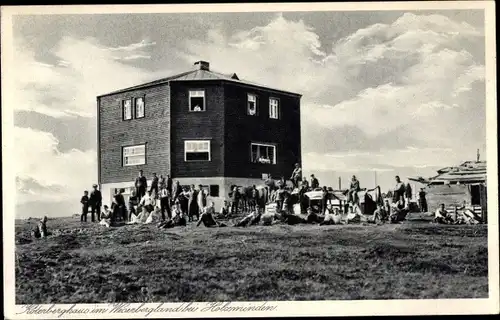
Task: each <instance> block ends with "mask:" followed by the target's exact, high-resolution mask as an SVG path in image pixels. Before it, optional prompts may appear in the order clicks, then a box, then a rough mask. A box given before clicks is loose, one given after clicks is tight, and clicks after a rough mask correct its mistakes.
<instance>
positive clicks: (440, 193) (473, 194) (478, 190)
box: [410, 161, 487, 222]
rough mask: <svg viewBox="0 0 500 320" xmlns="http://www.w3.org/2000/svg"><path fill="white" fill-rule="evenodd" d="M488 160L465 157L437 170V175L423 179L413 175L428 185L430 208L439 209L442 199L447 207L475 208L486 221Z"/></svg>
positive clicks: (428, 203)
mask: <svg viewBox="0 0 500 320" xmlns="http://www.w3.org/2000/svg"><path fill="white" fill-rule="evenodd" d="M486 178H487V174H486V161H466V162H464V163H462V164H461V165H459V166H457V167H446V168H443V169H440V170H438V175H436V176H434V177H432V178H429V179H424V178H421V177H418V178H410V180H412V181H417V182H420V183H423V184H424V185H426V187H425V192H426V193H427V196H426V198H427V205H428V207H429V210H431V211H434V210H436V209H437V208H438V207H439V205H440V204H441V203H444V204H445V206H446V207H454V206H458V207H462V206H464V205H465V206H466V207H468V208H472V209H473V210H474V212H476V213H477V214H479V215H480V216H481V217H483V219H484V221H485V222H486V221H487V184H486Z"/></svg>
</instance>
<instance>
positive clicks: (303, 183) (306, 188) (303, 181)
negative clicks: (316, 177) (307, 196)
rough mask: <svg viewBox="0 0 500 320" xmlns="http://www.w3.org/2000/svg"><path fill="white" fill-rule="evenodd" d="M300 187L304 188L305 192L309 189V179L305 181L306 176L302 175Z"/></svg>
mask: <svg viewBox="0 0 500 320" xmlns="http://www.w3.org/2000/svg"><path fill="white" fill-rule="evenodd" d="M301 185H302V187H303V188H304V190H305V192H307V191H309V181H307V178H306V177H304V179H303V180H302V183H301Z"/></svg>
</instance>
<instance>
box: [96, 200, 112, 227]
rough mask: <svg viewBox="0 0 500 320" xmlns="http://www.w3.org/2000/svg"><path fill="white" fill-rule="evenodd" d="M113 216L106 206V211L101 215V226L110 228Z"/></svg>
mask: <svg viewBox="0 0 500 320" xmlns="http://www.w3.org/2000/svg"><path fill="white" fill-rule="evenodd" d="M112 216H113V212H112V211H111V210H110V209H109V207H108V206H107V205H104V211H103V212H102V213H101V221H100V222H99V224H100V225H102V226H105V227H106V228H109V227H110V226H111V217H112Z"/></svg>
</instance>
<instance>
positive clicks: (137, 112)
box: [135, 97, 145, 119]
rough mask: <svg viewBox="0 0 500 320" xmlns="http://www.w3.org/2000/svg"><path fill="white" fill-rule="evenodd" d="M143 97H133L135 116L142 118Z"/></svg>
mask: <svg viewBox="0 0 500 320" xmlns="http://www.w3.org/2000/svg"><path fill="white" fill-rule="evenodd" d="M144 109H145V108H144V97H141V98H135V118H136V119H137V118H144V113H145V112H144Z"/></svg>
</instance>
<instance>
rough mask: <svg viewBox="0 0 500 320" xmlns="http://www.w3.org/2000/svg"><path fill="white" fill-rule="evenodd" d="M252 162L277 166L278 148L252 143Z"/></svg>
mask: <svg viewBox="0 0 500 320" xmlns="http://www.w3.org/2000/svg"><path fill="white" fill-rule="evenodd" d="M251 150H252V159H251V160H252V162H253V163H267V164H276V146H275V145H272V144H263V143H253V142H252V143H251Z"/></svg>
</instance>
